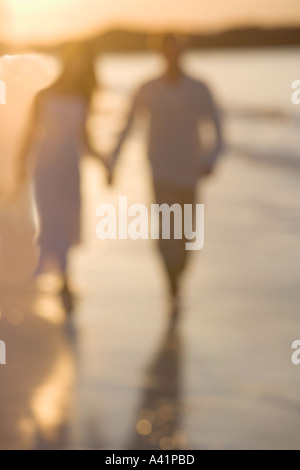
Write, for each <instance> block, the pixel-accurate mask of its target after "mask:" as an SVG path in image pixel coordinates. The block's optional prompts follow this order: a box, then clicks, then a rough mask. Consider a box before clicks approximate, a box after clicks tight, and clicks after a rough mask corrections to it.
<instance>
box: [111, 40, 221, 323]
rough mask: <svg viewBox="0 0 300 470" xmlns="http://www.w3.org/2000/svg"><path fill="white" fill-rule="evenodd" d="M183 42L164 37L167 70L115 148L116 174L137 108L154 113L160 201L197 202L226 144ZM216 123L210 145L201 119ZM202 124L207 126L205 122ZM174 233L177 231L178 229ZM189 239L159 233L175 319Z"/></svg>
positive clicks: (152, 150)
mask: <svg viewBox="0 0 300 470" xmlns="http://www.w3.org/2000/svg"><path fill="white" fill-rule="evenodd" d="M182 52H183V48H182V43H181V42H180V40H179V39H178V38H177V37H176V36H174V35H171V34H169V35H167V36H165V37H164V39H163V43H162V53H163V55H164V57H165V60H166V70H165V72H164V73H163V75H162V76H160V77H158V78H156V79H154V80H152V81H150V82H148V83H145V84H144V85H143V86H142V87H141V88H140V89H139V90H138V92H137V93H136V95H135V97H134V99H133V103H132V107H131V111H130V113H129V116H128V119H127V124H126V126H125V128H124V130H123V131H122V133H121V135H120V138H119V141H118V143H117V145H116V148H115V150H114V152H113V153H112V157H111V161H110V170H111V176H112V171H113V168H114V165H115V163H116V160H117V157H118V155H119V153H120V151H121V148H122V146H123V143H124V141H125V139H126V137H127V135H128V132H129V130H130V129H131V127H132V124H133V122H134V119H135V117H136V115H137V114H139V113H140V112H142V111H144V112H145V113H147V114H148V117H149V121H150V122H149V137H148V157H149V160H150V163H151V170H152V178H153V186H154V193H155V197H156V201H157V203H158V204H163V203H166V204H168V205H169V206H171V205H173V204H180V205H181V206H182V207H183V205H184V204H193V205H195V203H196V200H195V196H196V187H197V183H198V180H199V179H201V178H202V177H204V176H206V175H209V174H210V173H211V172H212V170H213V168H214V165H215V163H216V160H217V157H218V154H219V152H220V150H221V146H222V136H221V126H220V120H219V114H218V111H217V108H216V105H215V103H214V101H213V98H212V96H211V93H210V91H209V89H208V88H207V87H206V85H205V84H204V83H202V82H200V81H197V80H195V79H193V78H191V77H189V76H188V75H186V74H185V72H184V71H183V69H182V66H181V57H182ZM204 123H205V124H207V123H208V124H209V125H210V127H211V128H212V129H213V131H214V132H213V134H214V142H213V145H212V146H211V148H210V149H209V150H207V149H205V145H204V143H203V142H202V141H200V140H201V139H200V138H199V128H200V130H201V124H204ZM202 127H203V126H202ZM173 235H174V234H173ZM185 243H186V239H185V237H183V238H182V239H180V240H178V239H175V238H174V236H173V237H172V236H171V239H170V240H165V239H162V237H161V236H160V240H159V250H160V254H161V257H162V260H163V262H164V266H165V270H166V273H167V277H168V281H169V287H170V296H171V307H172V308H171V313H172V316H171V318H172V321H173V323H175V322H176V320H177V318H178V313H179V309H178V294H179V287H180V279H181V277H182V273H183V271H184V269H185V267H186V261H187V254H188V252H187V251H186V249H185Z"/></svg>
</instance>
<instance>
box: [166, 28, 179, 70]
mask: <svg viewBox="0 0 300 470" xmlns="http://www.w3.org/2000/svg"><path fill="white" fill-rule="evenodd" d="M183 50H184V47H183V40H182V39H181V38H179V37H178V36H176V35H175V34H171V33H169V34H166V35H165V36H164V37H163V40H162V53H163V55H164V57H165V59H166V61H167V64H168V67H169V68H178V67H179V65H180V58H181V55H182V53H183Z"/></svg>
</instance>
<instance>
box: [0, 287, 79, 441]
mask: <svg viewBox="0 0 300 470" xmlns="http://www.w3.org/2000/svg"><path fill="white" fill-rule="evenodd" d="M1 294H2V295H1V311H2V316H1V319H0V321H1V336H2V337H3V338H4V339H5V341H6V344H7V346H8V348H7V349H8V353H7V361H8V364H7V366H5V367H2V368H1V403H2V404H0V421H1V424H2V426H1V428H2V431H1V429H0V442H1V448H2V449H45V448H60V447H62V446H63V445H64V444H66V442H67V440H68V439H67V435H66V430H67V426H66V423H67V422H68V420H69V416H70V412H71V407H72V397H73V393H72V392H73V384H74V379H75V360H74V344H72V341H73V340H74V335H73V336H72V337H71V336H70V335H68V334H67V324H64V325H62V324H61V322H58V321H57V320H58V318H59V317H60V315H62V311H61V304H60V303H59V302H58V299H55V298H54V297H53V298H52V300H51V301H50V297H49V298H48V301H49V302H48V304H47V309H45V308H43V309H41V307H42V305H43V306H45V303H43V304H42V303H41V299H39V295H37V292H36V291H35V289H34V288H33V287H30V288H26V289H25V290H22V292H21V291H20V290H19V291H17V290H16V289H13V290H11V292H9V291H8V290H7V289H6V290H5V291H4V292H1ZM33 306H34V308H33ZM38 307H39V308H38ZM4 404H5V406H4Z"/></svg>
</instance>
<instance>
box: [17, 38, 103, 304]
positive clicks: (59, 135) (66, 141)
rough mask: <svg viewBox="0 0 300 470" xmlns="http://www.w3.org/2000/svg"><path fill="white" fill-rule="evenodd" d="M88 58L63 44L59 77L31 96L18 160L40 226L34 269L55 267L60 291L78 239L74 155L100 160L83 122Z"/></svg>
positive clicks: (92, 83)
mask: <svg viewBox="0 0 300 470" xmlns="http://www.w3.org/2000/svg"><path fill="white" fill-rule="evenodd" d="M93 61H94V58H93V55H92V54H91V52H90V50H89V49H88V48H87V47H83V46H82V45H77V46H76V45H73V46H72V47H71V46H70V47H69V48H68V49H67V51H66V53H65V60H64V66H63V71H62V73H61V75H60V77H59V78H58V79H57V80H56V82H55V83H53V84H52V85H51V86H50V87H48V88H46V89H44V90H42V91H41V92H40V93H39V94H38V96H37V98H36V100H35V103H34V110H33V113H32V118H31V122H30V126H29V129H28V133H27V135H26V138H25V140H24V142H23V146H22V150H21V155H20V161H19V166H20V180H22V179H23V178H24V177H25V178H26V175H27V173H28V168H29V167H30V166H31V165H32V166H33V168H34V170H33V173H34V185H35V196H36V201H37V208H38V214H39V219H40V227H41V228H40V236H39V244H40V249H41V256H40V263H39V268H38V270H37V274H40V273H43V272H45V271H49V270H55V271H59V272H60V273H61V274H62V276H63V279H64V282H63V288H62V294H63V295H64V296H68V293H69V292H70V289H69V283H68V272H67V258H68V253H69V250H70V248H72V247H73V246H74V245H75V244H77V243H78V242H79V239H80V206H81V195H80V158H81V155H82V154H83V152H85V153H89V154H91V155H94V156H97V157H98V158H99V160H101V157H100V155H99V153H98V152H97V151H96V150H95V148H93V146H92V145H91V143H90V139H89V136H88V132H87V126H86V124H87V119H88V116H89V110H90V106H91V101H92V97H93V92H94V90H95V88H96V77H95V72H94V62H93ZM101 161H102V160H101Z"/></svg>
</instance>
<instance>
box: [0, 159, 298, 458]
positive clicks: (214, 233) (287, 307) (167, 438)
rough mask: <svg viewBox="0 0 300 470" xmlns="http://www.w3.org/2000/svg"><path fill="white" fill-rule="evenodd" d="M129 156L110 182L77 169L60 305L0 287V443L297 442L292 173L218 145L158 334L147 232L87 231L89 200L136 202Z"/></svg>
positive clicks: (156, 273) (161, 307) (257, 445)
mask: <svg viewBox="0 0 300 470" xmlns="http://www.w3.org/2000/svg"><path fill="white" fill-rule="evenodd" d="M132 168H133V166H132V167H130V165H129V167H128V169H126V170H125V169H124V168H122V164H121V165H120V170H119V178H118V181H117V183H118V186H117V189H115V190H110V189H103V188H101V184H100V183H101V181H102V177H101V174H100V176H99V174H98V173H97V172H95V171H94V169H93V168H86V169H85V186H86V187H87V186H91V187H95V188H98V186H99V188H100V189H94V190H92V191H90V192H89V195H87V191H84V193H85V194H86V196H85V208H86V209H85V212H84V243H83V245H82V247H80V248H78V249H76V250H75V251H74V253H73V255H72V257H71V267H72V276H73V282H74V285H75V286H76V293H77V298H76V300H75V307H74V311H73V313H72V315H71V316H67V315H66V313H65V312H64V310H63V307H62V304H61V300H60V299H59V298H58V297H57V296H54V295H52V294H45V293H44V294H43V295H41V294H39V296H38V297H37V296H36V294H35V291H34V290H32V289H30V290H26V292H25V294H24V293H22V292H20V293H19V295H18V296H16V295H15V294H14V295H13V296H11V297H9V295H8V294H9V293H6V294H5V295H4V297H3V296H2V297H1V302H2V307H1V310H2V316H1V320H0V339H2V340H5V342H6V345H7V365H6V366H0V423H1V425H0V448H1V449H14V448H22V449H47V448H50V449H51V448H52V449H61V448H63V449H130V448H145V449H150V448H164V449H171V448H190V449H210V448H213V449H214V448H217V449H219V448H220V449H222V448H225V449H289V448H293V449H298V448H299V442H300V425H299V413H300V399H299V386H300V366H298V367H297V366H294V365H293V364H292V363H291V354H292V350H291V343H292V341H293V340H295V339H299V338H300V326H299V304H300V302H299V300H300V294H299V283H300V269H299V266H300V251H299V235H300V215H299V214H300V211H299V201H300V187H299V171H298V170H289V169H288V168H284V169H283V168H281V167H277V166H271V165H270V164H265V163H264V164H259V163H258V162H257V161H255V162H251V160H246V159H242V158H240V157H239V156H237V155H233V154H231V155H229V156H228V157H227V158H226V159H225V158H224V159H223V161H222V163H221V164H220V167H219V170H218V174H217V175H216V177H214V178H213V179H211V180H210V181H208V182H207V183H206V184H205V187H204V188H203V192H204V194H205V201H204V202H205V203H206V216H205V217H206V219H205V220H206V230H205V248H204V250H203V251H202V252H199V253H195V256H194V259H193V262H192V263H191V266H190V269H189V271H188V273H187V276H186V279H185V293H184V298H183V307H184V308H183V315H182V320H181V324H180V328H179V329H178V331H177V332H176V333H169V332H168V328H167V326H168V316H167V304H166V300H165V298H164V287H165V284H164V280H163V277H162V268H161V265H160V261H159V259H158V257H157V254H156V251H155V246H154V242H151V241H149V242H148V241H129V240H128V241H127V240H124V241H109V242H101V241H99V240H97V239H96V237H95V235H94V230H95V227H96V217H95V210H96V206H97V204H100V203H101V202H103V201H104V202H110V201H111V200H116V198H117V197H118V192H119V193H120V194H126V193H129V197H130V198H132V200H135V199H137V198H138V197H140V198H141V199H139V202H144V201H146V200H148V196H147V189H148V188H147V187H145V178H144V177H141V178H137V180H136V181H137V183H136V184H135V186H134V189H132V185H131V179H130V178H128V176H130V177H131V178H135V177H136V176H139V175H141V174H142V173H143V172H144V170H143V169H141V168H139V167H137V170H135V171H136V173H134V174H132V173H130V172H132ZM126 172H127V173H126ZM98 182H99V185H98ZM138 195H141V196H138ZM6 297H7V298H6ZM4 299H5V300H4ZM12 309H13V312H14V310H15V309H18V310H19V311H20V310H21V311H22V312H23V316H22V315H21V314H20V313H19V316H18V314H16V313H13V314H11V311H12ZM7 312H10V314H8V313H7ZM12 323H13V324H12Z"/></svg>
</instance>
